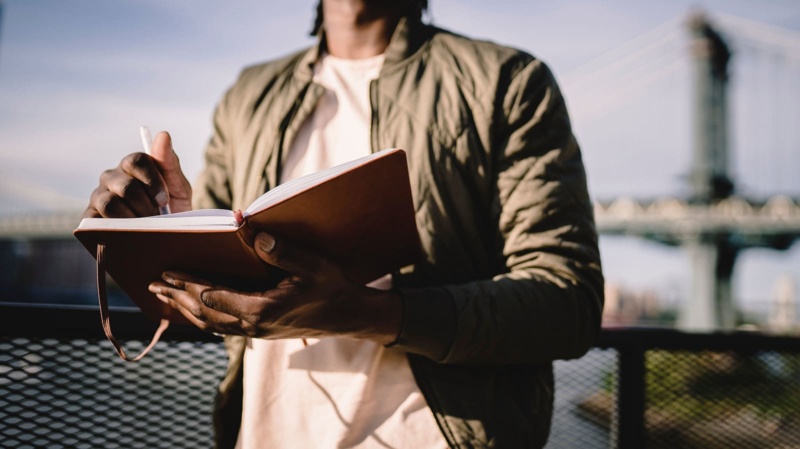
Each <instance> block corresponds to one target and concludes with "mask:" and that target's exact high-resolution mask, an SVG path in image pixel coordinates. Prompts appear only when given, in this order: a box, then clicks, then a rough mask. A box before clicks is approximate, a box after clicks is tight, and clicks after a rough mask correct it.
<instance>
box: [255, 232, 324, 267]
mask: <svg viewBox="0 0 800 449" xmlns="http://www.w3.org/2000/svg"><path fill="white" fill-rule="evenodd" d="M255 249H256V253H257V254H258V257H260V258H261V260H263V261H264V262H266V263H268V264H270V265H274V266H276V267H278V268H281V269H283V270H286V271H288V272H290V273H293V274H296V275H298V276H300V277H316V276H319V275H321V274H324V272H326V271H327V270H328V269H330V267H331V266H330V263H329V262H328V261H327V259H325V258H324V257H322V256H320V255H317V254H314V253H312V252H310V251H307V250H305V249H302V248H299V247H297V246H295V245H293V244H291V243H289V242H286V241H285V240H282V239H276V238H275V237H273V236H272V235H270V234H267V233H265V232H260V233H259V234H258V235H257V236H256V239H255Z"/></svg>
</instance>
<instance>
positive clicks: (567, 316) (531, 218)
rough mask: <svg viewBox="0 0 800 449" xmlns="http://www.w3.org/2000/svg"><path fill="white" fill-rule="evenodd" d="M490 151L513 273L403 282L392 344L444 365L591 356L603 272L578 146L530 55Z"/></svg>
mask: <svg viewBox="0 0 800 449" xmlns="http://www.w3.org/2000/svg"><path fill="white" fill-rule="evenodd" d="M500 97H501V98H500V99H499V100H498V103H502V110H503V113H502V114H498V116H499V115H502V117H501V118H500V119H499V122H500V123H498V124H496V125H497V129H498V130H500V131H499V132H498V135H499V137H497V138H496V139H495V142H497V145H496V147H495V148H493V149H492V152H493V160H494V164H495V167H496V170H495V174H494V178H493V179H494V183H495V188H496V195H495V196H496V198H497V200H496V201H497V204H494V205H493V209H494V210H499V211H500V213H499V222H498V226H499V228H498V229H499V232H500V234H501V235H502V237H503V247H502V260H504V261H505V268H506V272H505V273H502V274H499V275H497V276H495V277H494V278H492V279H487V280H480V281H475V282H470V283H467V284H463V285H447V286H440V287H433V288H421V289H406V290H401V294H402V296H403V305H404V315H403V323H402V326H401V331H400V335H399V336H398V339H397V341H396V342H395V343H394V345H393V346H395V347H398V348H400V349H403V350H406V351H408V352H412V353H417V354H421V355H424V356H426V357H428V358H430V359H433V360H435V361H438V362H441V363H485V364H493V363H541V362H546V361H551V360H554V359H564V358H575V357H580V356H581V355H583V354H584V353H585V352H586V351H587V350H588V349H589V348H590V347H591V344H592V342H593V339H594V337H595V335H596V334H597V332H598V329H599V326H600V318H601V314H602V313H601V312H602V306H603V276H602V271H601V267H600V256H599V252H598V248H597V233H596V229H595V225H594V218H593V209H592V204H591V201H590V199H589V195H588V192H587V187H586V176H585V173H584V168H583V163H582V161H581V154H580V149H579V147H578V144H577V142H576V140H575V138H574V137H573V135H572V131H571V128H570V123H569V117H568V115H567V111H566V106H565V104H564V100H563V98H562V96H561V93H560V91H559V89H558V86H557V85H556V82H555V80H554V78H553V76H552V74H551V73H550V71H549V70H548V69H547V67H546V66H545V65H544V64H542V63H541V62H540V61H536V60H534V61H531V62H530V63H528V64H527V65H526V66H524V68H522V69H520V70H519V71H518V72H517V73H516V74H515V75H514V76H513V77H512V79H511V81H510V83H509V88H508V90H507V91H506V92H502V93H500Z"/></svg>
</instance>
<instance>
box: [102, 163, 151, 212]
mask: <svg viewBox="0 0 800 449" xmlns="http://www.w3.org/2000/svg"><path fill="white" fill-rule="evenodd" d="M101 184H102V185H104V186H105V187H106V188H107V189H108V190H109V191H110V192H111V193H113V194H115V195H117V196H118V197H120V198H122V199H123V200H124V201H125V203H126V204H127V205H128V207H129V208H130V209H131V210H132V211H133V212H134V213H135V214H136V216H137V217H147V216H151V215H158V205H157V204H156V202H155V200H153V198H151V197H150V194H149V193H148V191H147V188H146V186H145V185H144V184H143V183H142V182H140V181H139V180H138V179H136V178H134V177H132V176H130V175H128V174H127V173H125V172H123V171H115V172H113V174H111V175H107V176H103V177H101Z"/></svg>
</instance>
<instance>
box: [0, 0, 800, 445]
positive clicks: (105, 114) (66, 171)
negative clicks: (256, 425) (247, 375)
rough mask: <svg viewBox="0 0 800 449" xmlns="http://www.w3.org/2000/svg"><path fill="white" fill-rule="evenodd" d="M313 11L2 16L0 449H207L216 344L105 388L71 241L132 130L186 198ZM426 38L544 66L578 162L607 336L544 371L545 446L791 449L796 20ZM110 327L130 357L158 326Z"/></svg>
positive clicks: (475, 13) (227, 8)
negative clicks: (173, 154)
mask: <svg viewBox="0 0 800 449" xmlns="http://www.w3.org/2000/svg"><path fill="white" fill-rule="evenodd" d="M315 4H316V2H315V1H312V0H303V1H284V2H278V1H268V0H262V1H254V0H240V1H233V2H218V1H211V0H136V1H134V0H116V1H113V2H109V1H101V0H72V1H69V2H66V1H62V0H0V331H2V334H0V448H5V447H104V448H105V447H205V446H207V445H208V442H209V441H210V437H211V423H210V405H211V400H212V398H213V392H214V388H215V385H216V383H217V381H218V380H219V378H220V376H221V375H222V373H223V372H224V365H225V354H224V350H223V348H222V345H221V344H220V343H219V341H216V340H215V341H209V340H211V339H212V338H213V337H211V336H208V335H205V336H203V335H198V334H191V333H188V334H185V333H169V332H168V333H167V334H166V336H165V337H164V339H165V340H166V342H165V343H162V344H160V345H159V346H157V347H156V349H155V350H154V351H153V353H151V355H149V356H148V358H147V359H145V360H144V361H142V362H140V363H138V364H136V365H135V366H131V365H124V366H123V364H122V363H121V362H120V361H119V360H117V359H116V358H115V356H114V355H113V353H112V352H111V351H112V350H111V348H110V345H109V344H108V343H107V342H106V341H105V339H104V338H103V337H102V335H101V334H99V332H98V330H99V326H97V310H96V301H97V299H96V294H95V290H94V288H95V287H94V284H95V265H94V260H93V259H92V257H91V256H90V255H89V254H88V253H87V252H86V251H85V250H84V249H83V248H82V247H80V246H79V244H78V243H77V241H75V239H74V238H73V237H72V235H71V231H72V230H73V229H74V228H75V227H76V226H77V225H78V222H79V217H80V214H81V212H82V211H83V209H84V208H85V206H86V204H87V202H88V198H89V195H90V193H91V191H92V190H93V189H94V188H95V186H96V185H97V180H98V177H99V175H100V173H101V172H102V171H103V170H105V169H108V168H111V167H114V166H116V165H117V163H118V162H119V160H120V159H121V158H122V157H124V156H125V155H127V154H129V153H131V152H135V151H140V149H141V141H140V138H139V133H138V128H139V126H141V125H147V126H149V127H150V128H151V130H153V131H154V132H155V131H158V130H168V131H169V132H170V133H171V134H172V136H173V141H174V145H175V148H176V151H177V152H178V154H179V156H180V158H181V162H182V165H183V167H184V170H185V172H186V173H187V177H188V178H189V179H190V180H191V179H194V178H196V176H197V175H198V173H199V171H200V169H201V164H202V153H203V149H204V146H205V142H206V141H207V139H208V138H209V136H210V133H211V114H212V112H213V109H214V107H215V104H216V102H217V101H218V99H219V98H221V96H222V94H223V92H224V91H225V90H226V89H227V88H228V87H229V86H230V85H231V84H232V83H233V82H234V81H235V79H236V77H237V74H238V72H239V71H240V70H241V69H242V68H243V67H245V66H247V65H250V64H255V63H258V62H261V61H265V60H269V59H272V58H275V57H278V56H281V55H285V54H288V53H290V52H293V51H295V50H297V49H300V48H302V47H305V46H309V45H311V44H313V42H314V40H313V39H312V38H311V37H309V36H308V31H309V30H310V29H311V24H312V18H313V15H314V8H315ZM427 20H429V21H431V22H433V23H434V24H435V25H438V26H441V27H443V28H447V29H450V30H453V31H456V32H459V33H462V34H465V35H468V36H471V37H476V38H481V39H488V40H492V41H495V42H498V43H502V44H507V45H511V46H514V47H517V48H520V49H523V50H525V51H528V52H530V53H532V54H534V55H536V56H537V57H539V58H541V59H542V60H544V61H545V62H546V63H547V64H548V65H549V66H550V67H551V68H552V70H553V71H554V73H555V75H556V78H557V79H558V81H559V83H560V85H561V88H562V90H563V92H564V96H565V97H566V100H567V105H568V107H569V110H570V114H571V117H572V120H573V127H574V132H575V134H576V136H577V138H578V140H579V142H580V143H581V146H582V149H583V156H584V161H585V164H586V168H587V172H588V177H589V187H590V193H591V195H592V197H593V199H594V201H595V215H596V219H597V224H598V229H599V231H600V233H601V236H600V246H601V253H602V258H603V263H604V272H605V276H606V279H607V289H606V306H605V311H604V319H603V325H604V327H605V330H604V332H602V333H601V334H600V336H599V337H598V340H597V342H596V344H595V348H593V349H592V350H591V351H590V352H589V354H588V355H587V356H585V357H583V358H582V359H580V360H578V361H558V362H557V363H556V364H555V371H556V382H557V386H556V403H555V407H556V411H555V416H554V424H553V431H552V435H551V439H550V443H549V444H548V446H547V447H548V448H549V449H553V448H576V447H578V448H591V447H598V448H599V447H620V448H637V449H640V448H642V447H652V448H678V447H681V448H684V447H686V448H689V447H697V448H704V449H705V448H715V447H720V448H722V447H725V448H730V447H764V448H776V449H778V448H788V447H800V343H798V341H800V339H798V338H796V337H797V336H798V334H800V311H799V310H798V302H799V301H798V295H800V292H799V290H800V244H798V243H796V242H795V240H796V239H797V238H798V237H800V3H799V2H797V0H769V1H763V0H702V1H697V0H672V1H669V2H643V1H638V0H574V1H570V0H558V1H556V0H539V1H514V0H493V1H491V2H488V1H480V0H459V1H456V0H430V9H429V13H428V17H427ZM110 300H111V303H112V305H115V306H122V307H126V306H128V307H129V306H131V305H132V304H130V302H129V301H128V300H127V298H126V297H125V296H124V294H121V293H120V292H119V291H113V292H112V294H111V297H110ZM31 304H35V305H37V306H36V307H31ZM45 304H47V305H45ZM52 304H60V305H61V306H53V305H52ZM65 305H66V306H65ZM122 312H123V309H121V308H120V309H117V310H116V311H115V320H116V321H115V323H116V326H118V327H117V329H120V328H122V329H123V330H124V329H127V330H128V331H127V333H126V334H125V335H126V336H127V341H126V345H127V346H128V347H129V348H132V349H131V352H135V350H136V349H137V348H141V347H143V346H144V345H145V344H146V342H147V340H148V339H149V338H150V336H151V335H152V328H153V325H152V324H148V323H145V324H142V323H141V321H136V320H135V319H134V318H135V317H133V315H135V312H129V315H126V314H124V313H122ZM675 329H677V330H675ZM687 331H689V332H687ZM720 331H722V332H720ZM737 331H738V332H737ZM753 331H759V332H753ZM170 332H174V331H170ZM123 333H124V332H123ZM645 442H646V443H647V444H645ZM26 445H27V446H26Z"/></svg>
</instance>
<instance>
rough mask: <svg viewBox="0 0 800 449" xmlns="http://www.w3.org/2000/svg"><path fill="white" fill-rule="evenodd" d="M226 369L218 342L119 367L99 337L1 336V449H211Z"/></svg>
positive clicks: (168, 347) (164, 347)
mask: <svg viewBox="0 0 800 449" xmlns="http://www.w3.org/2000/svg"><path fill="white" fill-rule="evenodd" d="M125 345H126V347H127V348H128V349H129V350H130V352H132V353H133V352H136V351H137V350H140V349H141V348H142V346H143V345H142V343H141V342H125ZM225 363H226V357H225V352H224V349H223V347H222V344H221V343H191V342H180V343H174V342H172V343H170V342H161V343H159V345H158V346H156V348H155V349H154V350H153V351H152V352H151V353H150V354H148V356H147V357H145V358H144V359H143V360H142V361H140V362H136V363H127V362H123V361H122V360H120V359H119V358H118V357H117V356H116V355H115V353H114V351H113V348H112V347H111V345H110V344H109V343H108V342H107V341H105V340H99V341H98V340H69V339H27V338H5V337H4V338H0V447H2V448H40V447H41V448H53V449H55V448H207V447H212V426H211V411H212V406H213V399H214V392H215V390H216V387H217V384H218V383H219V380H220V379H221V377H222V375H223V373H224V369H225Z"/></svg>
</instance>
